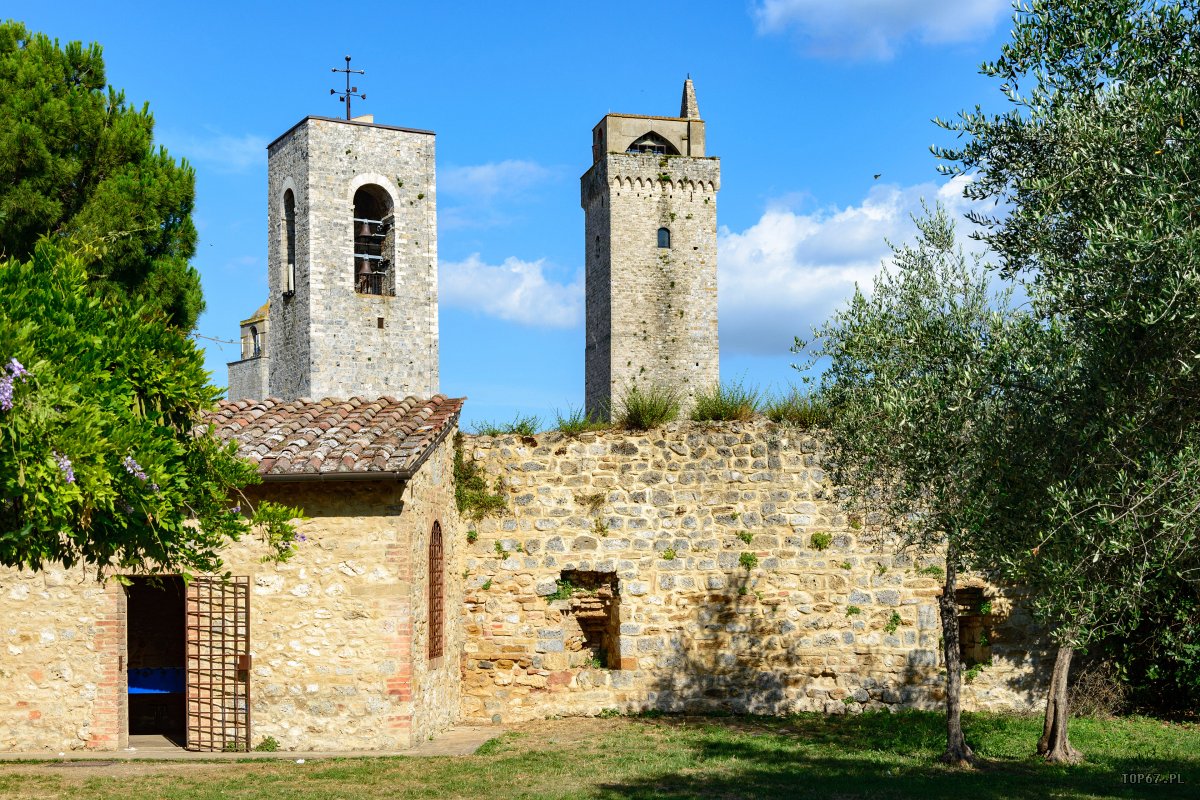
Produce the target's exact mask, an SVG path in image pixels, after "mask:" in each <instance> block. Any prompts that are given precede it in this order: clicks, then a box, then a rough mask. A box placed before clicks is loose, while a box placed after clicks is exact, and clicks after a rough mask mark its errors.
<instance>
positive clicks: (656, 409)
mask: <svg viewBox="0 0 1200 800" xmlns="http://www.w3.org/2000/svg"><path fill="white" fill-rule="evenodd" d="M617 409H618V411H617V417H616V422H617V425H619V426H620V427H622V428H626V429H628V430H631V431H648V430H650V429H651V428H657V427H658V426H660V425H665V424H667V423H668V422H673V421H674V420H676V419H678V418H679V410H680V400H679V395H678V394H677V393H676V391H675V390H674V389H672V388H670V387H668V386H658V385H652V386H645V387H643V386H638V385H637V384H633V385H632V386H630V387H629V388H628V389H627V390H626V391H625V393H624V394H623V395H622V396H621V398H620V400H619V401H618V402H617Z"/></svg>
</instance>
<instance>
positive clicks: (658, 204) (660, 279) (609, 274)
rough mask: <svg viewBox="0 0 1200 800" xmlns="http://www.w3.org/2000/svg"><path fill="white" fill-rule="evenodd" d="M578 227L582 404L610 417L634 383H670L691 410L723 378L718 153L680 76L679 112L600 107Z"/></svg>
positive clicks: (688, 86)
mask: <svg viewBox="0 0 1200 800" xmlns="http://www.w3.org/2000/svg"><path fill="white" fill-rule="evenodd" d="M580 182H581V184H582V186H581V189H582V191H581V196H582V198H581V201H582V205H583V209H584V212H585V214H584V216H585V229H586V242H585V246H586V254H585V263H586V273H585V282H586V294H587V325H586V335H587V343H586V351H585V365H584V389H585V403H586V407H587V410H588V412H589V413H591V414H593V415H599V416H603V417H605V418H607V417H608V416H609V412H610V410H611V409H612V406H613V404H614V403H615V402H617V401H618V400H619V398H620V396H621V394H622V393H623V392H625V391H626V390H627V389H628V388H629V387H631V386H633V385H634V384H637V385H640V386H650V385H660V386H665V387H670V388H672V389H674V390H676V391H677V392H678V393H679V394H680V397H681V399H682V400H683V403H684V409H685V411H687V410H688V409H690V408H691V406H692V404H693V401H694V397H695V393H696V391H697V390H701V389H707V388H711V387H712V386H714V385H716V383H717V382H718V381H719V380H720V369H719V354H718V344H717V190H718V189H719V188H720V185H721V165H720V161H719V159H716V158H713V157H708V156H706V155H705V152H704V122H703V120H701V119H700V112H699V109H698V107H697V105H696V92H695V89H694V88H693V86H692V81H691V79H690V78H689V79H688V80H686V81H685V82H684V84H683V102H682V103H681V107H680V110H679V116H678V117H645V116H635V115H632V114H609V115H607V116H605V117H604V119H602V120H600V123H599V124H598V125H596V127H595V128H593V129H592V166H591V169H589V170H588V171H587V172H586V173H585V174H584V175H583V177H582V178H581V179H580Z"/></svg>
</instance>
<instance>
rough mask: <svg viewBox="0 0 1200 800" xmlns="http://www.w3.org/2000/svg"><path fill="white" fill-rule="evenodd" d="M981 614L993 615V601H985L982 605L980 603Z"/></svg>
mask: <svg viewBox="0 0 1200 800" xmlns="http://www.w3.org/2000/svg"><path fill="white" fill-rule="evenodd" d="M979 613H980V614H982V615H983V616H987V615H988V614H990V613H992V601H991V600H984V601H983V602H982V603H980V604H979Z"/></svg>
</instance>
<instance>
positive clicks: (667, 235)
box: [658, 228, 671, 248]
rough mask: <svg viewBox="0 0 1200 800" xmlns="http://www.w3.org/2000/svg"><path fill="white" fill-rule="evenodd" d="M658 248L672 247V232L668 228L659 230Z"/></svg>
mask: <svg viewBox="0 0 1200 800" xmlns="http://www.w3.org/2000/svg"><path fill="white" fill-rule="evenodd" d="M658 246H659V247H665V248H670V247H671V231H670V230H668V229H667V228H659V229H658Z"/></svg>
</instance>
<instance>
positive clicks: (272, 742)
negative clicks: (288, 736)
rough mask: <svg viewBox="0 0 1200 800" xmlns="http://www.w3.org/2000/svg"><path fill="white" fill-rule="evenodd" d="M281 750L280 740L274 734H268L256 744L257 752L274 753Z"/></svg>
mask: <svg viewBox="0 0 1200 800" xmlns="http://www.w3.org/2000/svg"><path fill="white" fill-rule="evenodd" d="M278 750H279V740H278V739H276V738H275V737H274V736H266V737H264V738H263V740H262V741H261V742H259V743H258V744H256V745H254V752H256V753H274V752H277V751H278Z"/></svg>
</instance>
